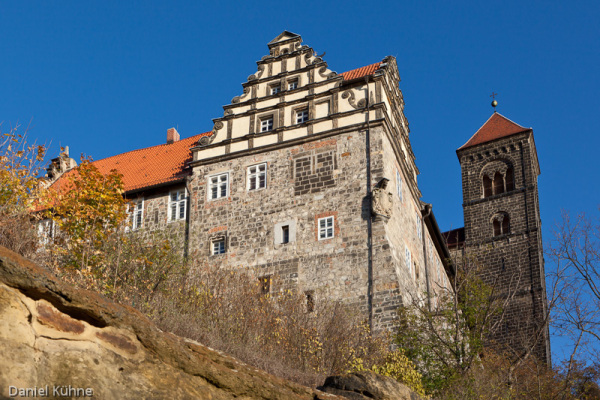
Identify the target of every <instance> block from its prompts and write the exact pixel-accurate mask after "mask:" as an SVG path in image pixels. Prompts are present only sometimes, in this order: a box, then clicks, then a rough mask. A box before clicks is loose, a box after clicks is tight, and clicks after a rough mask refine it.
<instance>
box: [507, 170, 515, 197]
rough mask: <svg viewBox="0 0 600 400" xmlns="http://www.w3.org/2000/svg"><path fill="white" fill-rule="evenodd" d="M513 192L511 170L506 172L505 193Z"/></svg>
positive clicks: (513, 182) (513, 184)
mask: <svg viewBox="0 0 600 400" xmlns="http://www.w3.org/2000/svg"><path fill="white" fill-rule="evenodd" d="M511 190H515V176H514V172H513V169H512V168H509V169H507V170H506V191H507V192H510V191H511Z"/></svg>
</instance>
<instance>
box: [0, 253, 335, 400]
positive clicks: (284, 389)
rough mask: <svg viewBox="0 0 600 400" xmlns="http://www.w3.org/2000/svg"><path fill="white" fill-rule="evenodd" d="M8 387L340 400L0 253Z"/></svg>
mask: <svg viewBox="0 0 600 400" xmlns="http://www.w3.org/2000/svg"><path fill="white" fill-rule="evenodd" d="M10 387H13V389H12V390H13V391H14V390H15V389H14V388H17V389H26V388H28V389H29V390H30V392H28V394H29V397H33V396H31V393H32V392H31V391H32V390H34V389H35V390H37V395H38V397H46V398H55V397H57V396H56V393H59V394H60V393H65V392H68V391H69V390H72V391H71V392H69V393H82V392H81V391H83V390H85V389H86V388H87V389H91V390H93V398H96V399H163V398H165V399H212V400H220V399H233V398H236V399H280V400H294V399H298V400H300V399H307V400H308V399H311V400H314V399H323V400H324V399H332V400H333V399H341V398H340V397H337V396H334V395H331V394H327V393H322V392H320V391H318V390H314V389H310V388H307V387H303V386H300V385H297V384H294V383H290V382H287V381H285V380H283V379H280V378H277V377H274V376H272V375H269V374H267V373H266V372H262V371H259V370H256V369H255V368H252V367H250V366H248V365H246V364H243V363H241V362H240V361H238V360H236V359H234V358H232V357H228V356H227V355H224V354H221V353H219V352H217V351H214V350H211V349H209V348H207V347H205V346H202V345H200V344H199V343H196V342H193V341H190V340H185V339H182V338H180V337H177V336H175V335H173V334H169V333H164V332H162V331H160V330H159V329H158V328H157V327H156V326H154V325H153V324H152V323H151V322H150V321H149V320H148V319H147V318H146V317H144V316H143V315H142V314H141V313H139V312H138V311H137V310H135V309H133V308H130V307H125V306H121V305H118V304H115V303H111V302H109V301H107V300H106V299H104V298H103V297H102V296H100V295H97V294H95V293H91V292H88V291H83V290H77V289H74V288H73V287H71V286H69V285H66V284H64V283H62V282H60V281H59V280H58V279H57V278H56V277H54V276H52V275H51V274H49V273H48V272H46V271H45V270H43V269H42V268H39V267H38V266H36V265H34V264H32V263H31V262H29V261H27V260H25V259H23V258H21V257H19V256H18V255H17V254H15V253H12V252H10V251H9V250H7V249H5V248H2V247H0V397H3V396H4V397H8V396H10V395H11V394H12V393H10V392H9V390H11V388H10ZM57 387H58V388H59V389H58V392H55V391H54V390H55V389H56V388H57ZM46 388H47V391H48V392H45V390H46ZM76 389H81V391H80V392H75V390H76ZM40 390H41V391H42V392H40ZM61 390H62V392H61ZM40 393H42V394H45V396H40ZM70 397H74V396H68V397H67V398H70ZM80 397H81V398H84V397H82V396H80ZM63 398H65V397H63Z"/></svg>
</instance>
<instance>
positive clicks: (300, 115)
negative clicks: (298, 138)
mask: <svg viewBox="0 0 600 400" xmlns="http://www.w3.org/2000/svg"><path fill="white" fill-rule="evenodd" d="M306 121H308V109H307V108H305V109H303V110H298V111H296V124H302V123H304V122H306Z"/></svg>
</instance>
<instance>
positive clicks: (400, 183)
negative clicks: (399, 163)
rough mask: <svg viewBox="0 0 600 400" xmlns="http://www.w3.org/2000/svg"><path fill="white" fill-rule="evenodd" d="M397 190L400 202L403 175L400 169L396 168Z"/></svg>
mask: <svg viewBox="0 0 600 400" xmlns="http://www.w3.org/2000/svg"><path fill="white" fill-rule="evenodd" d="M396 192H397V193H398V198H399V199H400V202H402V177H401V176H400V171H398V170H396Z"/></svg>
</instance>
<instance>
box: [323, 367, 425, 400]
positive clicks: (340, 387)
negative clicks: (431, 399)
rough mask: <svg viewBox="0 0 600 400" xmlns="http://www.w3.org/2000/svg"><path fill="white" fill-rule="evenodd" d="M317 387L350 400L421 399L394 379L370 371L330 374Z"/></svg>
mask: <svg viewBox="0 0 600 400" xmlns="http://www.w3.org/2000/svg"><path fill="white" fill-rule="evenodd" d="M319 389H321V390H322V391H324V392H327V393H332V394H336V395H339V396H343V397H345V398H347V399H352V400H420V399H422V397H421V396H419V395H418V394H416V393H415V392H413V391H411V390H410V389H409V388H408V387H407V386H405V385H403V384H401V383H400V382H398V381H396V380H395V379H392V378H389V377H387V376H381V375H377V374H376V373H374V372H371V371H363V372H355V373H352V374H347V375H340V376H330V377H328V378H327V379H326V380H325V383H324V384H323V386H321V387H319Z"/></svg>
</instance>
